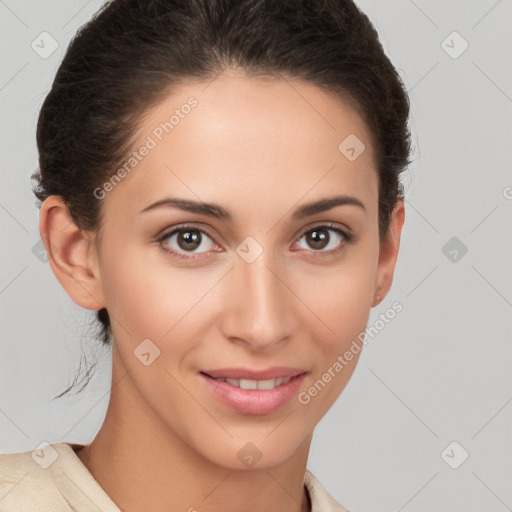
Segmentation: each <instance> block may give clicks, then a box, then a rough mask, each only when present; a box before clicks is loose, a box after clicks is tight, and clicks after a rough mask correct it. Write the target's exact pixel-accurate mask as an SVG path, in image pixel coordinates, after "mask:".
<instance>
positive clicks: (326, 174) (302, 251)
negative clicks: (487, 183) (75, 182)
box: [40, 73, 404, 512]
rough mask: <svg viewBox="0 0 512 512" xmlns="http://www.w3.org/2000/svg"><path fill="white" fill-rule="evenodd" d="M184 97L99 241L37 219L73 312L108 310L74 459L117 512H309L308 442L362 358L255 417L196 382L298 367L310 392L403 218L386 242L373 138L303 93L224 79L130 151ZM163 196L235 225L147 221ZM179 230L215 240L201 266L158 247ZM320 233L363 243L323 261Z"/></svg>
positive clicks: (384, 271)
mask: <svg viewBox="0 0 512 512" xmlns="http://www.w3.org/2000/svg"><path fill="white" fill-rule="evenodd" d="M190 96H194V97H195V98H196V99H197V101H198V105H197V107H195V108H194V109H192V111H191V112H190V114H188V115H187V116H185V117H184V119H181V120H180V123H179V124H178V125H177V126H175V128H174V129H173V131H172V132H171V133H170V134H169V135H166V136H165V137H164V139H163V140H162V141H161V142H159V144H158V145H157V147H155V148H154V149H152V150H151V151H150V152H149V154H148V155H147V156H146V157H145V158H144V159H143V160H142V161H141V162H140V163H139V164H138V165H137V167H136V168H134V169H133V170H132V171H131V172H130V173H129V174H128V175H127V176H126V177H125V178H124V179H123V180H122V181H121V182H120V183H118V184H117V185H116V186H115V188H114V189H113V190H111V191H110V192H108V193H107V194H106V197H105V198H104V199H102V208H103V210H104V218H103V224H102V233H101V240H99V239H97V238H95V235H96V233H90V232H85V231H81V230H79V229H78V228H77V226H76V225H75V224H74V223H73V222H72V219H71V217H70V216H69V213H68V211H67V208H66V207H65V204H64V203H63V201H62V199H61V198H60V197H58V196H51V197H49V198H48V199H46V200H45V201H44V203H43V204H42V207H41V214H40V234H41V238H42V239H43V240H44V241H45V245H46V248H47V251H48V255H49V260H50V264H51V267H52V269H53V271H54V273H55V275H56V277H57V278H58V280H59V282H60V283H61V284H62V286H63V287H64V288H65V290H66V292H67V293H68V294H69V296H70V297H71V299H72V300H73V301H74V302H75V303H76V304H78V305H79V306H81V307H83V308H86V309H90V310H97V309H100V308H101V307H106V308H107V310H108V311H109V313H110V317H111V322H112V332H113V338H114V342H113V350H112V354H113V357H112V364H113V375H112V392H111V398H110V403H109V407H108V411H107V414H106V418H105V421H104V423H103V426H102V427H101V429H100V431H99V433H98V434H97V436H96V438H95V439H94V440H93V441H92V443H91V444H89V445H86V446H85V447H84V448H83V449H82V450H81V451H79V452H77V455H78V456H79V458H80V459H81V460H82V462H83V463H84V464H85V466H86V467H87V468H88V469H89V471H90V472H91V473H92V475H93V476H94V477H95V478H96V480H97V481H98V482H99V483H100V485H101V486H102V487H103V488H104V489H105V491H106V492H107V493H108V494H109V496H110V497H111V498H112V499H113V501H114V502H115V503H116V504H117V505H118V506H119V507H120V508H122V509H123V510H126V511H135V510H152V511H155V512H159V511H162V512H163V511H164V510H165V511H168V510H170V508H169V504H172V510H189V509H190V508H191V507H195V508H196V509H197V510H199V511H201V512H209V511H213V510H219V509H221V508H222V510H224V511H225V512H231V511H239V510H245V511H248V512H252V511H258V512H261V511H266V510H268V511H270V510H287V511H294V512H298V511H303V510H309V509H310V503H309V502H308V496H307V492H306V491H305V489H304V486H303V479H304V472H305V469H306V464H307V459H308V453H309V448H310V443H311V439H312V433H313V429H314V428H315V426H316V425H317V423H318V422H319V421H320V419H321V418H322V416H324V414H325V413H326V412H327V410H328V409H329V408H330V407H331V406H332V405H333V403H334V402H335V400H336V399H337V398H338V396H339V395H340V393H341V392H342V391H343V389H344V388H345V386H346V384H347V382H348V381H349V379H350V377H351V375H352V373H353V371H354V369H355V367H356V364H357V360H358V358H359V355H360V353H358V354H356V355H354V358H353V359H352V360H351V361H350V362H348V363H347V365H346V366H345V367H344V368H343V370H342V371H341V372H339V373H337V374H336V377H334V378H332V380H331V381H330V382H329V383H328V384H327V385H326V386H325V388H324V389H323V390H322V391H321V392H319V393H318V394H317V396H315V397H313V398H311V400H310V402H309V403H308V404H306V405H303V404H301V403H299V401H298V400H297V399H295V398H294V399H292V400H291V401H290V402H288V403H287V404H286V405H285V406H283V407H281V408H280V409H278V410H277V411H275V412H273V413H270V414H266V415H259V416H255V415H248V414H241V413H238V412H236V411H234V410H232V409H230V408H228V407H227V406H225V405H223V404H221V403H220V402H218V401H217V400H216V399H215V398H214V397H212V396H211V395H210V393H209V392H208V390H207V389H206V388H205V386H204V383H203V382H202V380H201V378H200V377H199V376H198V372H199V371H200V370H201V369H206V368H209V369H211V368H223V367H233V366H237V367H241V366H244V367H250V368H256V369H263V368H267V367H270V366H292V367H297V368H301V369H304V370H307V371H308V375H307V376H306V379H305V380H304V382H303V383H302V386H301V391H305V390H307V389H308V388H309V387H310V386H312V384H313V383H314V382H315V381H317V380H318V379H319V378H321V376H322V374H324V373H325V372H326V371H327V369H328V368H329V367H332V365H333V363H334V362H335V361H336V360H337V358H338V356H340V355H343V354H344V353H345V351H346V350H348V349H349V347H350V345H351V343H352V341H353V340H354V339H357V336H358V335H359V334H360V333H361V332H362V331H364V329H365V327H366V325H367V323H368V318H369V314H370V310H371V308H372V306H374V305H376V303H377V300H376V298H377V295H380V300H382V298H384V297H385V295H386V293H387V292H388V290H389V288H390V287H391V284H392V280H393V273H394V268H395V263H396V259H397V254H398V249H399V244H400V235H401V231H402V226H403V223H404V205H403V203H402V202H399V203H398V204H397V206H396V208H395V210H394V212H393V216H392V221H391V226H390V230H389V233H388V237H387V239H386V240H385V242H384V243H383V244H382V245H381V246H380V245H379V237H378V222H377V220H378V202H377V201H378V176H377V169H376V164H375V161H374V157H373V152H372V147H371V142H370V138H369V136H368V132H367V128H366V126H365V124H364V123H363V121H362V119H361V118H360V117H359V116H358V114H357V113H356V112H355V111H354V110H352V109H351V108H350V107H349V106H348V105H347V104H345V103H344V102H342V101H340V100H339V99H336V98H334V97H333V96H331V95H329V94H328V93H326V92H325V91H323V90H321V89H319V88H317V87H315V86H313V85H310V84H306V83H303V82H299V81H296V80H286V81H285V80H280V79H275V78H273V79H261V78H258V79H256V78H247V77H243V76H241V75H236V74H234V73H231V74H227V73H224V74H223V75H221V76H220V77H218V78H217V79H215V80H214V81H213V82H208V83H206V82H202V83H200V82H189V83H186V84H183V85H182V86H181V88H179V89H176V90H175V91H174V92H173V93H172V94H171V95H170V96H168V97H167V98H166V99H165V100H164V101H162V102H161V103H160V104H158V105H157V106H156V107H154V108H153V109H152V110H150V111H149V112H147V114H146V115H145V116H144V121H143V124H142V125H141V129H140V130H139V131H138V133H137V142H136V144H135V146H136V147H140V146H141V145H142V143H143V142H144V140H146V137H147V136H148V135H149V134H151V133H152V130H154V128H155V127H156V126H158V125H159V123H160V122H162V121H163V120H166V119H168V118H169V115H170V114H169V112H171V113H172V111H173V110H174V109H176V108H179V107H180V106H181V105H183V104H184V103H186V100H187V99H188V98H189V97H190ZM349 134H356V135H357V137H358V138H359V139H360V140H362V141H363V142H364V144H365V145H366V149H365V151H363V153H362V154H361V155H360V156H359V157H358V158H357V159H356V160H355V161H349V160H348V159H347V158H346V157H345V156H344V155H343V154H342V153H341V152H340V151H339V150H338V145H339V144H340V142H341V141H343V140H344V139H345V138H346V137H347V136H348V135H349ZM340 194H348V195H351V196H355V197H357V198H358V199H360V200H361V201H362V202H363V203H364V205H365V208H366V210H363V209H362V208H358V207H356V206H353V205H344V206H337V207H335V208H333V209H331V210H329V211H325V212H322V213H317V214H315V215H313V216H311V217H307V218H304V219H300V220H293V219H292V212H293V211H294V210H295V208H297V207H298V206H300V205H303V204H305V203H309V202H311V201H315V200H319V199H322V198H329V197H332V196H335V195H340ZM170 196H172V197H179V198H185V199H192V200H201V201H205V202H213V203H217V204H219V205H221V206H223V207H224V208H226V209H228V210H229V211H230V212H231V214H232V216H233V220H232V221H226V220H222V221H221V220H219V219H216V218H211V217H208V216H205V215H200V214H195V213H188V212H184V211H181V210H178V209H175V208H161V209H155V210H152V211H150V212H146V213H140V211H141V210H142V209H144V208H145V207H146V206H148V205H149V204H151V203H153V202H155V201H157V200H159V199H162V198H165V197H170ZM185 222H187V223H194V225H195V226H196V227H197V228H203V227H204V228H207V229H208V228H209V230H210V232H211V233H212V235H213V236H212V237H211V238H210V237H209V236H208V235H203V237H204V238H203V243H202V244H201V246H200V247H199V248H198V249H196V250H195V254H198V255H199V256H200V257H199V258H197V259H196V260H179V259H176V258H173V257H172V256H171V255H169V254H168V253H166V252H164V250H163V249H162V245H163V244H164V243H167V244H168V246H170V247H171V248H172V249H174V250H176V251H178V252H181V254H184V255H185V256H187V255H190V254H191V252H190V248H189V252H188V253H187V246H186V245H185V246H184V245H183V244H181V245H179V244H178V241H177V237H176V236H174V237H173V238H172V239H171V238H167V240H166V241H165V242H162V243H160V244H159V243H158V242H154V239H155V237H156V235H158V234H159V233H160V232H162V231H163V230H164V229H165V228H172V227H174V226H177V225H179V224H183V223H185ZM324 222H332V223H336V225H337V227H339V228H340V229H345V230H348V231H349V232H351V233H353V234H355V235H356V237H357V238H356V241H355V242H352V243H346V242H345V241H344V239H343V237H340V236H338V235H337V234H336V233H335V232H333V231H330V230H329V231H327V233H326V234H327V235H328V236H330V242H329V244H328V246H327V247H325V248H320V249H316V250H315V246H314V245H311V243H312V241H311V239H308V236H307V235H306V236H305V233H306V232H307V231H308V229H311V228H312V227H315V226H318V225H322V223H324ZM168 231H170V230H168ZM248 236H251V237H253V238H254V239H255V240H256V241H257V243H258V244H259V245H260V246H261V247H262V249H263V252H262V254H261V255H260V256H259V257H258V258H257V259H256V260H254V261H253V262H252V263H247V262H246V261H245V260H244V259H243V258H241V257H240V256H239V255H238V254H237V252H236V249H237V247H238V246H239V245H240V244H241V242H242V241H243V240H244V239H245V238H246V237H248ZM308 240H309V243H308ZM98 242H101V243H98ZM343 244H345V245H343ZM325 245H327V244H325ZM340 245H341V246H342V250H341V251H340V252H339V253H337V254H331V255H328V253H329V251H330V250H331V249H334V248H336V247H339V246H340ZM216 249H217V250H216ZM192 253H194V249H192ZM315 256H316V257H315ZM147 338H149V339H150V340H151V341H152V342H153V343H154V344H155V345H156V346H157V347H158V349H159V350H160V355H159V357H157V358H156V359H155V360H154V361H153V362H152V363H151V364H150V365H149V366H145V365H144V364H142V363H141V361H140V360H139V358H138V357H136V356H135V355H134V350H135V349H136V348H137V346H138V345H139V344H140V343H141V342H142V340H144V339H147ZM249 441H250V442H251V443H253V444H254V445H255V446H256V447H257V449H258V450H259V452H261V455H262V456H261V459H260V460H259V461H258V462H257V463H256V464H255V465H254V466H253V467H251V468H248V467H247V466H245V465H244V464H243V463H242V462H241V461H240V460H239V459H238V457H237V452H238V451H239V450H240V449H241V448H242V446H244V445H245V444H246V443H247V442H249ZM141 489H144V492H141Z"/></svg>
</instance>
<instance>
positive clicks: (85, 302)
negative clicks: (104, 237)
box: [39, 195, 105, 310]
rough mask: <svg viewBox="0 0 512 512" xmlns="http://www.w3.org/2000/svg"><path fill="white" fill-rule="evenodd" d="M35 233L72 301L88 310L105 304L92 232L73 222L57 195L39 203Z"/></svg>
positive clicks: (99, 307)
mask: <svg viewBox="0 0 512 512" xmlns="http://www.w3.org/2000/svg"><path fill="white" fill-rule="evenodd" d="M39 234H40V236H41V240H42V241H43V243H44V246H45V249H46V252H47V255H48V262H49V263H50V266H51V268H52V270H53V272H54V274H55V276H56V277H57V279H58V280H59V282H60V284H61V285H62V287H63V288H64V289H65V290H66V292H67V294H68V295H69V297H70V298H71V299H72V300H73V302H75V303H76V304H78V305H79V306H81V307H83V308H85V309H90V310H98V309H101V308H103V307H105V302H104V297H103V291H102V287H101V276H100V272H99V267H98V258H97V253H96V246H95V244H94V237H93V234H92V233H91V232H88V231H84V230H81V229H80V228H79V227H78V226H77V225H76V224H75V222H74V221H73V218H72V217H71V215H70V213H69V210H68V207H67V205H66V203H65V202H64V200H63V199H62V197H61V196H55V195H53V196H50V197H48V198H46V199H45V200H44V201H43V203H42V204H41V211H40V215H39Z"/></svg>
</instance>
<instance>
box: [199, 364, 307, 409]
mask: <svg viewBox="0 0 512 512" xmlns="http://www.w3.org/2000/svg"><path fill="white" fill-rule="evenodd" d="M200 376H201V377H202V379H203V380H204V381H205V382H206V385H207V386H208V389H209V390H210V391H211V392H212V393H213V395H214V396H215V398H217V399H218V400H219V401H220V402H221V403H223V404H225V405H228V406H229V407H231V408H232V409H234V410H235V411H238V412H240V413H242V414H270V413H272V412H274V411H276V410H277V409H279V408H280V407H282V406H283V405H285V404H286V403H287V402H288V401H290V400H291V398H293V397H294V396H295V395H296V394H297V393H298V391H299V389H300V386H301V384H302V382H303V381H304V378H305V377H306V374H305V373H301V374H300V375H297V376H296V377H293V378H292V379H290V381H289V382H288V383H286V384H281V386H277V387H275V388H274V389H242V388H238V387H236V386H233V385H231V384H229V383H227V382H222V381H219V380H215V379H213V378H212V377H208V376H207V375H204V374H202V373H201V374H200Z"/></svg>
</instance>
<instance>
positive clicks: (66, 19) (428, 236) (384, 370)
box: [0, 0, 512, 512]
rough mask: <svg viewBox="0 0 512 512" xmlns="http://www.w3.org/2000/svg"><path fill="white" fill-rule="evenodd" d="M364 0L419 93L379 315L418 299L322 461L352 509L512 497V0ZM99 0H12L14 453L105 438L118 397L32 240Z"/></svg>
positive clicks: (362, 367) (375, 356)
mask: <svg viewBox="0 0 512 512" xmlns="http://www.w3.org/2000/svg"><path fill="white" fill-rule="evenodd" d="M358 4H359V5H360V6H361V7H362V9H363V10H364V11H365V12H366V13H367V14H368V15H369V17H370V19H371V20H372V21H373V23H374V24H375V26H376V28H377V30H378V31H379V34H380V37H381V40H382V42H383V45H384V48H385V50H386V52H387V53H388V55H389V56H390V58H391V60H392V61H393V63H394V64H395V66H396V67H397V69H398V70H399V72H400V74H401V76H402V77H403V79H404V81H405V84H406V86H407V88H408V90H409V93H410V98H411V103H412V116H411V127H412V130H413V136H414V141H415V153H416V156H415V161H414V164H413V165H412V166H411V169H410V170H409V171H408V172H407V173H406V174H405V176H404V183H405V185H406V189H407V196H406V197H407V202H406V222H405V226H404V233H403V237H402V245H401V252H400V256H399V259H398V264H397V270H396V273H395V280H394V283H393V287H392V290H391V292H390V294H389V295H388V296H387V297H386V299H385V300H384V301H383V302H382V303H381V305H380V306H379V307H377V308H375V309H374V310H373V311H372V314H371V317H370V322H369V325H372V324H373V323H374V322H375V320H376V319H378V316H379V314H380V313H382V312H384V311H386V310H388V309H389V308H390V306H391V304H392V303H393V302H394V301H399V302H400V303H402V304H403V308H404V309H403V311H402V312H401V313H399V314H398V315H397V316H396V318H395V319H394V320H393V321H391V322H390V323H389V324H387V325H386V327H385V328H384V329H382V330H381V331H380V332H379V334H378V335H377V336H375V337H374V338H371V339H369V340H368V344H367V346H366V347H365V349H364V350H363V353H362V356H361V359H360V361H359V364H358V366H357V369H356V371H355V373H354V375H353V377H352V380H351V381H350V382H349V384H348V386H347V388H346V389H345V391H344V392H343V393H342V395H341V396H340V398H339V400H338V401H337V402H336V404H335V405H334V406H333V408H332V409H331V410H330V411H329V412H328V414H327V415H326V416H325V417H324V418H323V419H322V421H321V422H320V423H319V425H318V427H317V429H316V432H315V436H314V440H313V444H312V447H311V454H310V459H309V464H308V467H309V469H310V470H311V471H312V472H313V473H314V474H315V475H316V476H317V477H318V478H319V480H320V481H321V482H322V483H323V484H324V486H325V487H326V488H327V489H328V491H329V492H330V493H331V494H332V495H333V496H334V497H335V498H336V499H337V500H338V501H339V502H341V503H342V504H343V505H345V506H346V507H347V508H350V509H351V510H352V511H353V512H370V511H396V512H399V511H402V510H404V511H410V512H413V511H426V510H428V511H460V510H464V511H465V512H473V511H474V512H476V511H481V510H486V511H487V512H494V511H496V512H500V511H505V510H512V486H511V485H510V484H511V482H512V457H511V445H512V442H511V436H510V432H512V429H511V427H512V404H511V401H512V386H511V382H512V372H511V370H510V367H511V362H512V357H511V356H512V348H511V343H510V341H511V331H512V329H511V327H512V326H511V323H512V322H511V318H512V315H511V308H512V287H511V282H512V279H511V275H512V270H511V266H512V265H511V262H512V258H511V255H512V229H510V228H511V222H510V220H511V219H512V217H511V210H512V173H511V171H510V163H511V162H510V161H511V158H510V146H511V141H512V137H511V136H512V129H511V128H512V117H511V111H512V62H511V57H510V55H511V50H510V49H511V47H512V46H511V43H512V32H511V31H510V23H511V21H512V2H511V1H510V0H499V1H496V0H480V1H474V2H467V1H466V2H464V1H462V0H460V1H454V0H450V1H442V0H435V1H434V0H429V1H427V0H415V1H412V0H393V1H389V2H384V1H382V0H360V1H359V2H358ZM100 5H101V1H100V0H91V1H84V0H72V1H71V0H66V1H63V0H60V1H57V0H53V1H34V0H32V1H27V0H25V1H17V2H15V1H14V0H0V34H1V36H0V37H1V38H2V44H1V46H0V51H1V58H2V66H1V69H0V102H1V109H2V115H1V119H2V124H1V134H0V140H1V145H2V146H1V155H2V160H1V166H2V167H1V169H2V170H1V185H0V187H1V188H0V226H1V233H2V236H1V237H0V257H1V267H0V304H1V310H0V311H1V318H0V321H1V331H0V336H1V338H0V354H1V357H0V432H1V435H0V451H2V452H17V451H26V450H32V449H34V448H35V447H36V446H38V445H39V444H40V443H41V442H43V441H46V442H48V443H53V442H60V441H68V442H83V443H86V442H90V441H91V440H92V439H93V438H94V436H95V435H96V433H97V431H98V429H99V428H100V426H101V424H102V422H103V419H104V415H105V412H106V408H107V404H108V399H109V389H110V388H109V387H110V376H111V375H110V349H107V350H103V349H98V348H97V346H98V345H99V343H96V342H94V329H89V326H90V323H91V321H92V319H93V313H92V312H89V311H86V310H83V309H81V308H79V307H78V306H76V305H75V304H74V303H73V302H72V301H71V300H70V299H69V298H68V296H67V295H66V294H65V292H64V291H63V290H62V289H61V287H60V284H59V283H58V281H57V279H56V278H55V276H54V275H53V272H52V271H51V268H50V266H49V265H48V263H45V262H44V261H41V259H40V258H39V257H38V256H37V255H36V254H34V252H33V251H35V252H37V248H38V245H37V244H38V242H39V230H38V218H39V211H38V209H37V208H36V207H35V205H34V203H35V197H34V196H33V195H32V192H31V188H30V185H31V183H30V178H29V176H30V174H31V173H32V171H33V170H34V168H35V167H36V165H37V153H36V145H35V124H36V119H37V114H38V110H39V108H40V106H41V103H42V101H43V99H44V97H45V95H46V93H47V92H48V90H49V87H50V84H51V81H52V80H53V77H54V75H55V72H56V70H57V67H58V65H59V63H60V61H61V59H62V56H63V54H64V50H65V48H66V46H67V44H68V42H69V40H70V38H71V36H72V35H73V34H74V33H75V32H76V30H77V28H78V27H79V26H80V25H81V24H83V23H84V22H85V21H87V20H88V19H89V18H90V17H91V16H92V14H93V13H94V12H95V11H96V10H97V9H98V8H99V6H100ZM44 31H46V32H48V33H49V34H51V36H52V37H53V38H54V39H55V40H56V41H57V43H58V48H57V49H56V51H55V52H54V53H53V54H52V55H50V56H48V57H47V58H42V57H41V56H40V55H39V54H38V53H36V51H34V50H33V49H32V47H31V44H32V41H34V40H35V41H36V43H37V41H40V38H39V35H40V34H41V32H44ZM454 31H456V32H458V33H459V34H460V36H461V37H462V38H463V39H461V38H460V37H459V36H457V35H455V36H454V35H451V36H450V34H452V32H454ZM43 37H47V36H43ZM464 40H465V41H467V43H468V44H469V47H468V48H467V50H466V51H464V52H463V53H462V54H460V55H459V53H460V51H461V50H462V49H463V48H464ZM443 41H445V42H444V43H443ZM39 44H40V45H41V43H39ZM45 48H46V50H49V49H51V46H50V41H49V39H47V40H46V44H45ZM40 51H41V50H40ZM455 57H456V58H455ZM453 237H455V239H454V240H452V238H453ZM446 244H448V245H447V246H446ZM34 246H35V249H34ZM464 247H465V248H467V252H466V253H465V254H463V252H464ZM453 250H455V251H456V254H455V252H453ZM83 351H86V353H87V354H88V355H87V358H88V360H89V361H92V362H94V361H95V360H99V365H98V367H97V371H96V374H95V376H94V378H93V380H92V382H91V383H90V385H89V386H88V387H87V388H86V390H85V391H84V392H83V393H81V394H79V395H77V396H74V395H73V396H71V397H69V396H67V397H65V398H62V399H60V400H55V401H52V400H51V398H52V397H53V396H54V395H56V394H58V393H60V392H61V391H63V390H64V389H65V388H66V387H67V386H68V384H69V383H71V381H72V379H73V378H74V376H75V373H76V370H77V369H78V364H79V362H80V357H81V354H82V352H83ZM453 441H455V442H456V443H458V444H456V445H452V446H451V447H449V448H448V450H447V451H446V452H444V450H445V448H446V447H448V446H449V445H450V443H452V442H453ZM464 451H466V452H467V453H468V454H469V457H468V458H467V460H465V461H464V462H463V463H462V464H461V465H460V466H459V467H457V468H456V469H454V468H453V467H451V466H450V465H449V464H448V462H449V463H450V464H451V465H452V466H457V465H458V464H460V462H461V461H462V455H463V454H464ZM443 452H444V453H445V455H444V456H442V453H443Z"/></svg>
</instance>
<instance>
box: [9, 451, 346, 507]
mask: <svg viewBox="0 0 512 512" xmlns="http://www.w3.org/2000/svg"><path fill="white" fill-rule="evenodd" d="M72 446H75V447H78V445H72V444H70V443H55V444H47V445H44V446H43V447H42V448H41V449H39V450H33V451H27V452H22V453H7V454H3V455H0V512H49V511H51V512H98V511H101V512H121V509H120V508H119V507H118V506H117V505H116V504H115V503H114V502H113V501H112V500H111V498H110V497H109V496H108V494H107V493H106V492H105V491H104V490H103V488H102V487H101V486H100V484H99V483H98V482H97V481H96V480H95V479H94V477H93V476H92V474H91V473H90V472H89V470H88V469H87V467H86V466H85V465H84V464H83V463H82V461H81V460H80V459H79V458H78V456H77V455H76V453H75V452H74V450H73V447H72ZM304 484H305V486H306V489H307V490H308V492H309V496H310V498H311V512H350V511H348V510H347V509H346V508H343V507H342V506H341V505H340V504H339V503H338V502H337V501H335V500H334V498H332V496H331V495H330V494H329V493H328V492H327V491H326V490H325V488H324V487H323V486H322V484H321V483H320V482H319V481H318V480H317V479H316V478H315V476H314V475H313V474H312V473H311V472H310V471H309V470H307V469H306V474H305V475H304Z"/></svg>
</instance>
